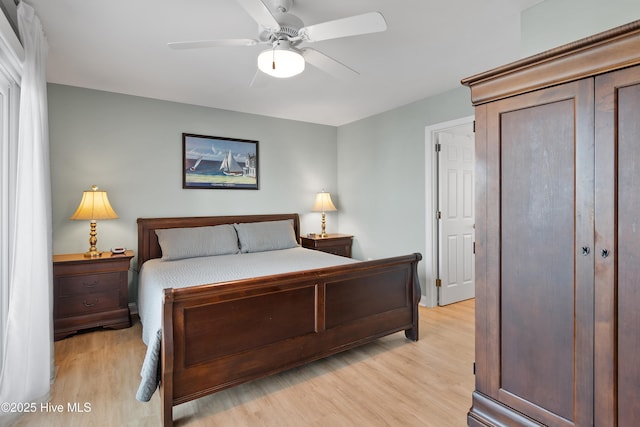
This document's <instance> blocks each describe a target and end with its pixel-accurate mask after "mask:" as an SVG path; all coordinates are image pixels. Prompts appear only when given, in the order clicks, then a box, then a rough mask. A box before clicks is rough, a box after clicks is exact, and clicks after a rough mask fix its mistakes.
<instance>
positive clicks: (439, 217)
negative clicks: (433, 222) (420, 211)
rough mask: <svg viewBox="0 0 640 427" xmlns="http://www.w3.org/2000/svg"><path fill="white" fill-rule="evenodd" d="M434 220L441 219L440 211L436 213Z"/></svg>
mask: <svg viewBox="0 0 640 427" xmlns="http://www.w3.org/2000/svg"><path fill="white" fill-rule="evenodd" d="M436 219H442V211H437V212H436Z"/></svg>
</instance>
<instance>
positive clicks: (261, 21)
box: [168, 0, 387, 81]
mask: <svg viewBox="0 0 640 427" xmlns="http://www.w3.org/2000/svg"><path fill="white" fill-rule="evenodd" d="M236 1H237V2H238V3H239V4H240V6H242V7H243V8H244V10H245V11H246V12H247V13H248V14H249V15H250V16H251V17H252V18H253V19H254V20H255V21H256V22H257V23H258V27H259V29H258V31H259V35H258V38H257V39H218V40H200V41H187V42H173V43H168V46H169V47H170V48H172V49H197V48H207V47H220V46H255V45H258V44H265V45H270V46H271V48H270V49H267V50H265V51H263V52H262V53H260V55H259V56H258V69H259V70H260V71H262V72H264V73H266V74H269V75H270V76H273V77H279V78H286V77H292V76H295V75H297V74H300V73H301V72H302V71H304V67H305V63H306V62H308V63H309V64H311V65H313V66H315V67H317V68H319V69H320V70H322V71H324V72H326V73H328V74H331V75H333V76H335V77H338V78H348V77H352V76H357V75H358V74H359V73H358V72H357V71H355V70H353V69H351V68H349V67H348V66H346V65H344V64H343V63H341V62H339V61H337V60H335V59H333V58H331V57H330V56H327V55H326V54H324V53H322V52H320V51H318V50H315V49H312V48H309V47H300V45H301V44H302V43H313V42H318V41H323V40H330V39H337V38H341V37H350V36H358V35H362V34H369V33H376V32H380V31H385V30H386V29H387V23H386V21H385V19H384V17H383V16H382V14H381V13H379V12H369V13H364V14H361V15H355V16H350V17H347V18H341V19H336V20H333V21H327V22H323V23H319V24H313V25H308V26H305V25H304V23H303V22H302V20H301V19H300V18H298V17H297V16H295V15H293V14H291V13H289V10H290V8H291V6H292V3H293V0H236ZM265 2H266V3H270V4H271V6H272V8H271V9H269V7H268V6H267V5H266V4H265ZM255 79H256V78H255V77H254V81H255Z"/></svg>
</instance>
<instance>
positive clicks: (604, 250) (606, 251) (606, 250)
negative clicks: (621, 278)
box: [601, 249, 609, 258]
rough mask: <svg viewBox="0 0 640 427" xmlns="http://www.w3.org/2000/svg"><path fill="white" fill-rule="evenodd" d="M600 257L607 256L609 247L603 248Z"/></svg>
mask: <svg viewBox="0 0 640 427" xmlns="http://www.w3.org/2000/svg"><path fill="white" fill-rule="evenodd" d="M601 254H602V258H606V257H608V256H609V249H603V250H602V252H601Z"/></svg>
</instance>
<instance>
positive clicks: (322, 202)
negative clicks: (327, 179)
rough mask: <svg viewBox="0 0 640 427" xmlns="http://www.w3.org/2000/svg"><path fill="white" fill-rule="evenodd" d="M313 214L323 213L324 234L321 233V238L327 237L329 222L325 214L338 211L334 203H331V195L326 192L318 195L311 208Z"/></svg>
mask: <svg viewBox="0 0 640 427" xmlns="http://www.w3.org/2000/svg"><path fill="white" fill-rule="evenodd" d="M311 211H312V212H322V232H321V233H320V237H327V232H326V231H325V228H326V225H327V222H326V218H325V212H332V211H337V209H336V207H335V206H334V204H333V202H332V201H331V195H330V194H329V193H327V192H325V191H321V192H320V193H318V194H316V201H315V203H314V204H313V207H312V208H311Z"/></svg>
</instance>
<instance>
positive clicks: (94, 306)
mask: <svg viewBox="0 0 640 427" xmlns="http://www.w3.org/2000/svg"><path fill="white" fill-rule="evenodd" d="M56 302H57V303H58V304H56V315H57V316H58V317H70V316H78V315H83V314H93V313H97V312H102V311H109V310H115V309H117V308H118V307H119V304H120V292H118V289H114V290H111V291H107V292H95V293H88V294H86V295H77V296H70V297H60V298H58V299H57V300H56Z"/></svg>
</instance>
